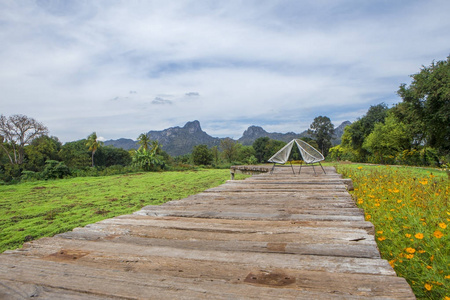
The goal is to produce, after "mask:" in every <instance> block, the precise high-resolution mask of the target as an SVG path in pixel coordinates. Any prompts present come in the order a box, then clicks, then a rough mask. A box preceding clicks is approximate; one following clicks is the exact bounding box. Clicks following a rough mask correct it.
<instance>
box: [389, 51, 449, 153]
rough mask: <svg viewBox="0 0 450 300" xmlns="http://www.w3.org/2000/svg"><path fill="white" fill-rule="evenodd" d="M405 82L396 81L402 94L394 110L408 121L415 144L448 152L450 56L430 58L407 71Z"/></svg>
mask: <svg viewBox="0 0 450 300" xmlns="http://www.w3.org/2000/svg"><path fill="white" fill-rule="evenodd" d="M411 77H412V82H411V84H410V85H409V86H407V85H406V84H402V85H400V88H399V90H398V94H399V95H400V97H401V98H402V100H403V101H402V102H401V103H399V104H398V105H397V106H396V107H395V109H394V112H395V113H396V115H397V117H398V118H399V119H400V120H401V121H403V122H404V123H406V124H409V126H408V127H409V132H410V133H411V135H412V137H413V139H414V142H415V145H423V144H426V145H428V146H431V147H434V148H436V149H438V150H439V152H440V153H441V154H449V153H450V56H449V57H447V60H444V61H438V62H434V61H433V62H432V63H431V65H430V66H429V67H422V69H421V70H420V72H419V73H417V74H414V75H411Z"/></svg>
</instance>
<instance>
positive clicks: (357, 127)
mask: <svg viewBox="0 0 450 300" xmlns="http://www.w3.org/2000/svg"><path fill="white" fill-rule="evenodd" d="M388 111H389V108H388V107H387V105H386V104H384V103H380V104H377V105H373V106H370V108H369V110H368V111H367V113H366V114H365V115H364V116H363V117H362V118H360V119H359V120H357V121H355V122H353V123H352V124H351V125H349V126H347V127H345V129H344V134H343V135H342V138H341V145H342V147H343V148H344V149H345V152H346V153H350V152H351V153H352V155H353V156H354V158H355V159H356V160H358V161H362V162H364V161H366V160H367V156H368V155H369V154H370V153H369V152H368V151H367V150H366V149H365V148H363V144H364V140H365V139H366V137H367V136H368V135H369V134H370V133H371V132H372V131H373V129H374V128H375V124H377V123H384V119H385V118H386V116H387V113H388Z"/></svg>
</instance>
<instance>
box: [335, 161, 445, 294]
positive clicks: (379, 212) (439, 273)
mask: <svg viewBox="0 0 450 300" xmlns="http://www.w3.org/2000/svg"><path fill="white" fill-rule="evenodd" d="M336 167H337V170H338V172H339V173H342V174H344V176H346V177H350V178H352V179H353V183H354V186H355V191H354V192H352V195H353V197H354V199H355V201H356V202H357V204H358V206H359V207H361V208H363V209H364V212H365V217H366V220H368V221H370V222H372V223H373V224H374V225H375V230H376V240H377V243H378V248H379V249H380V252H381V255H382V257H383V258H384V259H387V260H388V261H389V263H390V264H391V265H392V267H393V268H394V269H395V271H396V272H397V274H398V275H399V276H401V277H404V278H406V280H407V281H408V283H409V284H410V285H411V287H412V289H413V291H414V293H415V295H416V297H417V298H418V299H446V300H448V299H450V235H449V229H450V227H449V223H450V208H449V204H450V203H449V201H450V200H449V197H450V188H449V182H450V181H449V178H448V175H447V173H446V172H443V171H440V170H437V169H424V168H414V167H397V166H374V165H358V164H338V165H336Z"/></svg>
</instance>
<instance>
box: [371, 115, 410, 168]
mask: <svg viewBox="0 0 450 300" xmlns="http://www.w3.org/2000/svg"><path fill="white" fill-rule="evenodd" d="M409 146H410V140H409V136H408V134H407V127H406V126H405V124H403V123H402V122H399V121H398V120H397V119H396V118H395V116H394V114H392V113H389V114H388V116H387V117H386V119H385V122H384V124H383V123H381V122H379V123H376V124H375V128H374V129H373V131H372V132H371V133H370V134H369V135H368V136H367V138H366V139H365V140H364V143H363V148H365V149H367V150H368V151H369V152H370V153H372V155H373V158H374V159H373V160H372V162H374V163H393V162H394V157H395V156H396V155H397V153H399V152H401V151H403V150H405V149H408V148H409Z"/></svg>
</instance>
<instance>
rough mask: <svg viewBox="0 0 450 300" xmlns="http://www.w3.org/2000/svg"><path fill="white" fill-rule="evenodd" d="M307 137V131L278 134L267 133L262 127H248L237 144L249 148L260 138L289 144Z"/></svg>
mask: <svg viewBox="0 0 450 300" xmlns="http://www.w3.org/2000/svg"><path fill="white" fill-rule="evenodd" d="M305 136H308V133H307V131H306V130H305V131H303V132H302V133H295V132H288V133H278V132H267V131H265V130H264V129H263V128H262V127H259V126H250V127H249V128H247V130H245V131H244V133H243V135H242V137H241V138H239V139H238V142H239V143H241V144H242V145H244V146H250V145H252V144H253V142H254V141H255V140H256V139H258V138H260V137H268V138H270V139H273V140H279V141H283V142H286V143H288V142H290V141H292V140H293V139H298V138H302V137H305Z"/></svg>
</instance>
